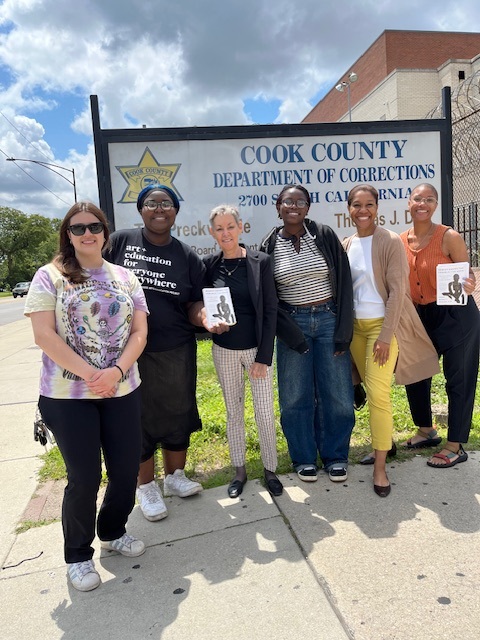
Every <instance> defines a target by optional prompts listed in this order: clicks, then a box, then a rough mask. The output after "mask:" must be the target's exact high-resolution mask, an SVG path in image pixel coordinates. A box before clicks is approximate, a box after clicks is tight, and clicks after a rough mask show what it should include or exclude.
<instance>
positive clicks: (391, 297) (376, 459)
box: [343, 184, 439, 497]
mask: <svg viewBox="0 0 480 640" xmlns="http://www.w3.org/2000/svg"><path fill="white" fill-rule="evenodd" d="M348 211H349V214H350V217H351V219H352V222H353V224H354V225H355V226H356V228H357V232H356V233H355V234H354V235H353V236H351V237H349V238H347V239H346V240H344V242H343V245H344V248H345V250H346V252H347V254H348V257H349V261H350V268H351V271H352V280H353V299H354V318H355V319H354V330H353V341H352V344H351V347H350V350H351V353H352V357H353V360H354V363H355V366H356V367H357V369H358V372H359V374H360V377H361V379H362V380H363V381H364V383H365V386H366V391H367V399H368V403H369V409H370V428H371V432H372V442H373V448H374V455H373V456H369V458H370V459H372V460H373V464H374V468H373V487H374V491H375V493H376V494H377V495H379V496H380V497H386V496H388V495H389V493H390V490H391V487H390V482H389V480H388V477H387V473H386V468H385V466H386V458H387V453H388V452H389V451H390V450H391V449H392V435H393V416H392V406H391V399H390V385H391V379H392V374H393V372H395V379H396V382H397V383H398V384H410V383H411V382H413V381H419V380H422V379H423V378H425V377H428V376H431V375H433V374H434V373H438V372H439V366H438V358H437V354H436V351H435V349H434V347H433V345H432V343H431V342H430V340H429V338H428V336H427V334H426V332H425V330H424V328H423V326H422V324H421V322H419V321H418V315H417V313H416V311H415V308H414V306H413V304H412V301H411V300H410V297H409V295H408V293H407V291H408V266H407V261H406V259H405V252H404V250H403V246H402V242H401V240H400V238H399V236H398V235H397V234H396V233H393V232H392V231H389V230H387V229H382V228H379V227H378V226H377V223H376V220H377V212H378V192H377V190H376V189H375V188H374V187H372V186H371V185H363V184H361V185H357V186H355V187H354V188H353V189H352V190H351V191H350V193H349V196H348ZM364 464H365V462H364Z"/></svg>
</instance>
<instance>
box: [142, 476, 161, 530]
mask: <svg viewBox="0 0 480 640" xmlns="http://www.w3.org/2000/svg"><path fill="white" fill-rule="evenodd" d="M137 500H138V504H139V505H140V509H141V511H142V513H143V515H144V516H145V518H146V519H147V520H150V522H155V521H156V520H163V518H166V517H167V516H168V511H167V506H166V504H165V502H164V501H163V497H162V492H161V490H160V487H159V486H158V484H157V483H156V482H155V480H152V481H151V482H149V483H148V484H141V485H140V486H138V487H137Z"/></svg>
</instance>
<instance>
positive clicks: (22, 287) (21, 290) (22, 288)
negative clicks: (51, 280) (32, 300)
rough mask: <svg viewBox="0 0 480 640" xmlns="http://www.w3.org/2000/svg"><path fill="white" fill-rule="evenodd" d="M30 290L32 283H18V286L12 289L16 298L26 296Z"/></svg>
mask: <svg viewBox="0 0 480 640" xmlns="http://www.w3.org/2000/svg"><path fill="white" fill-rule="evenodd" d="M29 288H30V282H17V284H16V285H15V286H14V287H13V289H12V295H13V297H14V298H16V297H17V296H20V297H21V298H23V296H26V295H27V293H28V289H29Z"/></svg>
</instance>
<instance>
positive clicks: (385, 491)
mask: <svg viewBox="0 0 480 640" xmlns="http://www.w3.org/2000/svg"><path fill="white" fill-rule="evenodd" d="M373 490H374V491H375V493H376V494H377V496H380V498H386V497H387V496H388V495H390V491H391V490H392V487H391V485H387V486H386V487H380V486H379V485H378V484H374V485H373Z"/></svg>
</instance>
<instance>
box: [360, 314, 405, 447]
mask: <svg viewBox="0 0 480 640" xmlns="http://www.w3.org/2000/svg"><path fill="white" fill-rule="evenodd" d="M382 324H383V318H374V319H369V320H354V323H353V340H352V344H351V345H350V351H351V354H352V358H353V361H354V362H355V366H356V367H357V369H358V373H359V374H360V377H361V379H362V380H363V382H364V384H365V389H366V392H367V400H368V407H369V411H370V430H371V433H372V445H373V448H374V449H377V450H378V451H388V450H389V449H390V448H391V446H392V435H393V416H392V401H391V398H390V386H391V383H392V375H393V371H394V369H395V364H396V362H397V357H398V344H397V339H396V338H395V336H394V337H393V338H392V341H391V343H390V354H389V357H388V361H387V363H386V364H385V365H384V366H383V367H380V366H379V365H378V364H377V363H376V362H374V361H373V345H374V344H375V341H376V340H377V338H378V336H379V335H380V331H381V329H382Z"/></svg>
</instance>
